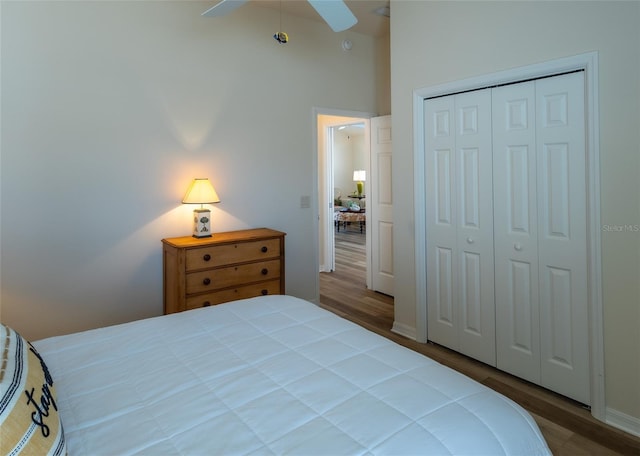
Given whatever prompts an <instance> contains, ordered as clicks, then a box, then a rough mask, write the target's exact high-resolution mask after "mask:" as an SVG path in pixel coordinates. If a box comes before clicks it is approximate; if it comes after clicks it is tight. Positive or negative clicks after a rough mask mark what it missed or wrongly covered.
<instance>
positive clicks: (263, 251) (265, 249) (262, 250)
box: [260, 245, 269, 253]
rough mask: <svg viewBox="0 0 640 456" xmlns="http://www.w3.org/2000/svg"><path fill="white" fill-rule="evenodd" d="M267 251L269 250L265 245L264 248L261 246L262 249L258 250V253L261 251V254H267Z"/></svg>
mask: <svg viewBox="0 0 640 456" xmlns="http://www.w3.org/2000/svg"><path fill="white" fill-rule="evenodd" d="M268 250H269V249H268V248H267V246H266V245H265V246H263V247H262V248H261V249H260V251H261V252H262V253H267V251H268Z"/></svg>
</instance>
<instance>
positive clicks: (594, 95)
mask: <svg viewBox="0 0 640 456" xmlns="http://www.w3.org/2000/svg"><path fill="white" fill-rule="evenodd" d="M575 70H584V72H585V111H586V112H585V121H586V125H585V130H586V131H585V136H586V154H587V156H586V161H587V188H586V193H587V194H586V197H587V214H586V215H587V267H588V272H587V278H588V283H589V285H588V286H589V289H588V301H589V302H588V304H587V310H588V313H589V358H590V385H591V414H592V415H593V416H594V417H595V418H596V419H599V420H601V421H606V403H605V378H604V374H605V372H604V319H603V307H602V254H601V233H600V227H601V224H600V131H599V125H600V121H599V101H598V53H597V52H588V53H584V54H579V55H575V56H571V57H566V58H560V59H555V60H550V61H547V62H543V63H538V64H533V65H527V66H523V67H518V68H514V69H510V70H505V71H499V72H495V73H490V74H486V75H482V76H478V77H473V78H468V79H463V80H460V81H454V82H451V83H445V84H439V85H434V86H429V87H424V88H420V89H416V90H414V91H413V131H414V138H413V145H414V149H413V159H414V182H415V186H414V192H415V193H414V214H415V233H416V235H415V252H416V257H415V259H416V264H415V268H416V340H417V341H419V342H423V343H424V342H426V341H427V338H428V334H427V281H426V278H427V275H426V274H427V268H426V210H425V204H426V198H425V160H424V147H425V144H424V106H423V103H424V100H425V98H431V97H435V96H442V95H450V94H453V93H456V92H461V91H466V90H475V89H481V88H484V87H490V86H494V85H499V84H507V83H513V82H519V81H524V80H527V79H536V78H541V77H546V76H552V75H555V74H559V73H564V72H569V71H575Z"/></svg>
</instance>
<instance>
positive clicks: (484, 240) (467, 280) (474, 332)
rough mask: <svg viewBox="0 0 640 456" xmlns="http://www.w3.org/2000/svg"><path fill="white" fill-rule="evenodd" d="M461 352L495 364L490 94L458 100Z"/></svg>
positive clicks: (479, 93)
mask: <svg viewBox="0 0 640 456" xmlns="http://www.w3.org/2000/svg"><path fill="white" fill-rule="evenodd" d="M455 113H456V118H455V125H456V187H457V190H456V193H457V199H458V205H457V206H458V227H457V250H458V257H459V264H458V267H459V273H458V274H459V275H458V278H459V282H458V287H457V293H458V306H459V307H460V329H459V338H460V351H461V352H462V353H465V354H467V355H468V356H471V357H472V358H475V359H479V360H480V361H483V362H485V363H487V364H490V365H493V366H495V364H496V346H495V336H496V327H495V297H494V277H493V275H494V264H493V184H492V174H493V169H492V155H493V154H492V142H491V89H484V90H476V91H473V92H468V93H463V94H459V95H455Z"/></svg>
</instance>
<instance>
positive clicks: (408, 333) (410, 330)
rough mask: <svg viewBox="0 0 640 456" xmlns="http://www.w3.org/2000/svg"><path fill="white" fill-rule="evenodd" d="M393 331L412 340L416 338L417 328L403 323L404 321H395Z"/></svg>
mask: <svg viewBox="0 0 640 456" xmlns="http://www.w3.org/2000/svg"><path fill="white" fill-rule="evenodd" d="M391 332H394V333H396V334H400V335H401V336H404V337H408V338H409V339H411V340H416V328H415V327H414V326H408V325H403V324H402V323H398V322H396V321H394V322H393V327H392V328H391Z"/></svg>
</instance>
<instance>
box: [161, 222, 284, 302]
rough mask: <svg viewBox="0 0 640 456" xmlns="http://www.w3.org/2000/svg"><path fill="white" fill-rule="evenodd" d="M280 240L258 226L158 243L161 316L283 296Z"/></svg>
mask: <svg viewBox="0 0 640 456" xmlns="http://www.w3.org/2000/svg"><path fill="white" fill-rule="evenodd" d="M284 236H285V233H282V232H280V231H275V230H271V229H268V228H258V229H253V230H241V231H229V232H226V233H215V234H214V235H213V237H210V238H200V239H196V238H194V237H192V236H183V237H176V238H167V239H163V240H162V244H163V249H162V250H163V252H162V263H163V269H164V293H163V295H164V313H165V314H168V313H174V312H181V311H183V310H190V309H196V308H199V307H206V306H213V305H216V304H221V303H223V302H228V301H234V300H236V299H244V298H252V297H254V296H261V295H267V294H284Z"/></svg>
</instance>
